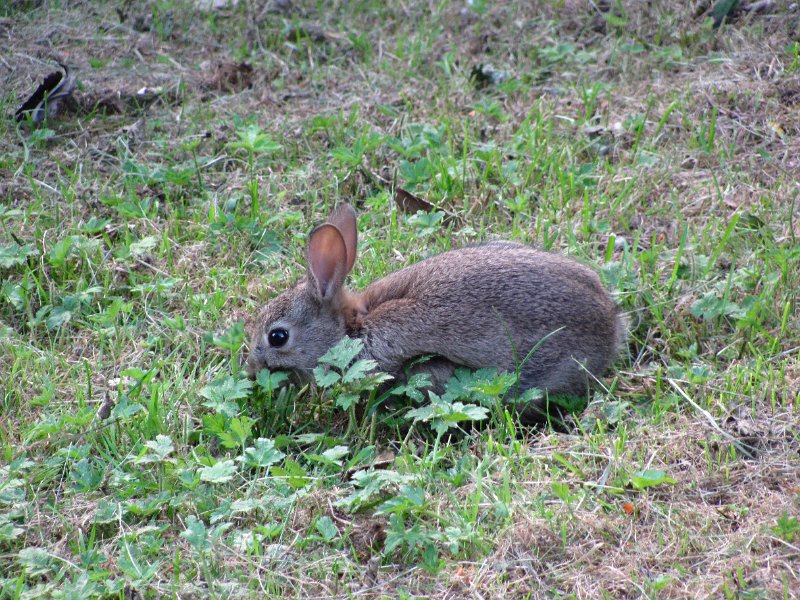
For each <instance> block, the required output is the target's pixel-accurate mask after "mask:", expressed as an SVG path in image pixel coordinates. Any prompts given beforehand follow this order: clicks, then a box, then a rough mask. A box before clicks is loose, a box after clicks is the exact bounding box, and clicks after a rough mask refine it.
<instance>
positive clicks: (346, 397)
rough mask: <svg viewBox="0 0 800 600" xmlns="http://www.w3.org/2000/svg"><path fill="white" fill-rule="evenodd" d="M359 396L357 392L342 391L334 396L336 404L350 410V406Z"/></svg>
mask: <svg viewBox="0 0 800 600" xmlns="http://www.w3.org/2000/svg"><path fill="white" fill-rule="evenodd" d="M360 397H361V396H360V395H359V394H354V393H347V392H342V393H340V394H339V395H338V396H336V406H338V407H339V408H341V409H342V410H350V407H351V406H354V405H355V404H356V402H358V400H359V398H360Z"/></svg>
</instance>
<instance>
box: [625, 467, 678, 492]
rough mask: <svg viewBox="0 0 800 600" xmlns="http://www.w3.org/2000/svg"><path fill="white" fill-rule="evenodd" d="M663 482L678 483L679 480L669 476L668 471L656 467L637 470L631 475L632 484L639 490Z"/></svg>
mask: <svg viewBox="0 0 800 600" xmlns="http://www.w3.org/2000/svg"><path fill="white" fill-rule="evenodd" d="M662 483H677V481H675V480H674V479H673V478H672V477H669V476H667V474H666V471H658V470H655V469H646V470H643V471H637V472H636V473H634V474H633V475H632V476H631V485H632V486H633V487H634V488H635V489H637V490H643V489H645V488H649V487H653V486H656V485H661V484H662Z"/></svg>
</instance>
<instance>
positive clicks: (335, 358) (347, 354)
mask: <svg viewBox="0 0 800 600" xmlns="http://www.w3.org/2000/svg"><path fill="white" fill-rule="evenodd" d="M363 348H364V342H363V341H362V340H360V339H358V338H351V337H348V336H345V337H343V338H342V339H341V340H340V341H339V343H338V344H336V345H335V346H334V347H333V348H331V349H330V350H328V351H327V352H326V353H325V354H323V355H322V357H321V358H320V359H319V362H321V363H324V364H326V365H331V366H333V367H336V368H337V369H339V370H340V371H344V370H345V369H346V368H347V365H349V364H350V363H351V362H353V360H354V359H355V358H356V356H358V354H359V353H360V352H361V350H362V349H363Z"/></svg>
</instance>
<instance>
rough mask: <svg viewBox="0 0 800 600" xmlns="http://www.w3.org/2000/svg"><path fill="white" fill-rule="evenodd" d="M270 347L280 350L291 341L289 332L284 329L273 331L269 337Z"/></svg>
mask: <svg viewBox="0 0 800 600" xmlns="http://www.w3.org/2000/svg"><path fill="white" fill-rule="evenodd" d="M267 340H268V341H269V345H270V346H272V347H273V348H280V347H281V346H283V345H284V344H285V343H286V342H288V341H289V332H288V331H286V330H285V329H283V328H280V327H279V328H278V329H273V330H272V331H270V332H269V335H268V336H267Z"/></svg>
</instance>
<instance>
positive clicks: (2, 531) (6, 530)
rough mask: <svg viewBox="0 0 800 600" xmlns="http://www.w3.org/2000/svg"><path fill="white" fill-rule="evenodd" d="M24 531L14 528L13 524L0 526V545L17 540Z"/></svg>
mask: <svg viewBox="0 0 800 600" xmlns="http://www.w3.org/2000/svg"><path fill="white" fill-rule="evenodd" d="M24 531H25V530H24V529H21V528H19V527H14V523H11V522H6V523H3V524H2V525H0V543H3V542H10V541H11V540H14V539H16V538H18V537H19V536H20V535H22V533H23V532H24Z"/></svg>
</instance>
